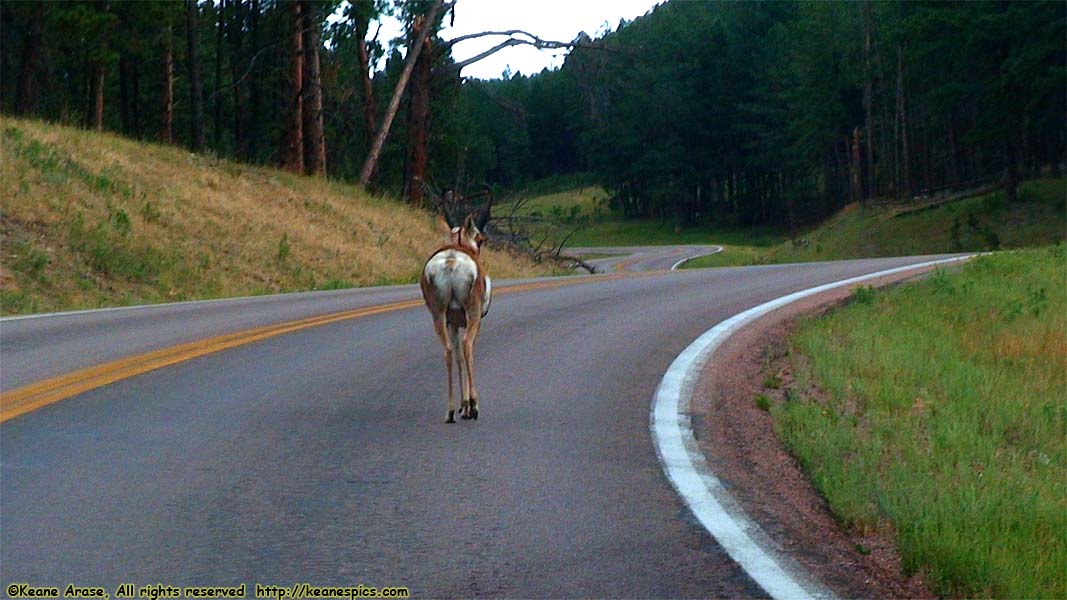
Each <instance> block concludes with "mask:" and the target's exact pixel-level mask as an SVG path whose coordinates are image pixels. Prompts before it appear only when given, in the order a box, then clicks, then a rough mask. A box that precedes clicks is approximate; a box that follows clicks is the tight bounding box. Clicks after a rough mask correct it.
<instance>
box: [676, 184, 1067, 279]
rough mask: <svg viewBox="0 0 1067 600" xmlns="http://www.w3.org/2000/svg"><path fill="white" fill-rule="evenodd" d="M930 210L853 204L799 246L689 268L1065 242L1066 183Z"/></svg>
mask: <svg viewBox="0 0 1067 600" xmlns="http://www.w3.org/2000/svg"><path fill="white" fill-rule="evenodd" d="M928 206H929V204H924V203H916V204H913V205H910V206H873V207H864V206H860V205H850V206H848V207H846V208H845V209H844V210H842V211H840V212H839V213H837V214H836V215H834V216H833V217H831V218H830V219H828V220H827V221H826V222H825V223H823V224H821V225H819V226H818V227H817V228H815V229H813V230H811V231H808V232H807V233H805V234H804V235H802V236H801V238H800V239H799V240H798V241H797V243H793V242H792V241H784V240H780V242H779V243H776V244H775V245H773V246H769V247H768V246H765V245H761V244H758V243H753V242H751V241H745V240H740V241H738V242H737V244H738V245H737V247H735V248H727V249H726V251H724V252H723V253H722V256H716V257H706V258H702V259H700V258H698V259H694V260H692V261H689V262H688V263H686V265H685V268H687V269H695V268H701V267H715V266H725V265H727V264H730V265H736V264H760V263H789V262H808V261H817V260H838V259H849V258H864V257H871V258H873V257H879V256H907V255H915V254H941V253H948V252H964V251H972V250H996V249H1005V248H1021V247H1026V246H1040V245H1045V244H1052V243H1055V242H1058V241H1062V240H1064V238H1065V237H1067V224H1065V223H1067V180H1064V179H1038V180H1034V181H1028V182H1026V183H1024V184H1023V185H1022V186H1021V187H1020V190H1019V201H1018V202H1016V203H1015V204H1013V205H1008V204H1006V203H1005V202H1004V199H1003V195H1002V194H1001V193H1000V192H994V193H992V194H987V195H985V196H978V197H974V198H968V199H965V200H960V201H957V202H952V203H948V204H943V205H940V206H936V207H933V208H927V207H928ZM731 254H733V255H734V256H730V255H731Z"/></svg>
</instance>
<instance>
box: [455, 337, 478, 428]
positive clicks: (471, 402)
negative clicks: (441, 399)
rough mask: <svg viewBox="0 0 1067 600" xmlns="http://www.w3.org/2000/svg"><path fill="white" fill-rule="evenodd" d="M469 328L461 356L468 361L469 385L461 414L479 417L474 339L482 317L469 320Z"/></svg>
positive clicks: (467, 417)
mask: <svg viewBox="0 0 1067 600" xmlns="http://www.w3.org/2000/svg"><path fill="white" fill-rule="evenodd" d="M467 323H468V325H467V329H466V331H464V334H463V343H462V349H463V350H462V352H463V353H462V355H461V358H462V360H464V361H465V362H466V367H467V368H466V369H465V371H466V376H467V386H466V388H467V389H466V390H464V392H465V393H464V400H463V404H464V409H465V410H464V411H463V414H462V415H460V417H461V418H463V419H475V420H477V419H478V391H477V390H476V389H474V339H475V338H477V337H478V331H479V330H480V329H481V328H482V320H481V319H470V318H468V320H467Z"/></svg>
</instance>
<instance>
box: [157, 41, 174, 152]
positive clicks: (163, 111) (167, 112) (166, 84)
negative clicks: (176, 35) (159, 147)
mask: <svg viewBox="0 0 1067 600" xmlns="http://www.w3.org/2000/svg"><path fill="white" fill-rule="evenodd" d="M162 38H163V39H162V44H163V93H162V95H161V97H160V115H161V116H160V120H159V141H161V142H163V143H165V144H170V143H172V142H173V141H174V44H173V38H172V37H171V29H170V25H167V26H166V27H164V28H163V36H162Z"/></svg>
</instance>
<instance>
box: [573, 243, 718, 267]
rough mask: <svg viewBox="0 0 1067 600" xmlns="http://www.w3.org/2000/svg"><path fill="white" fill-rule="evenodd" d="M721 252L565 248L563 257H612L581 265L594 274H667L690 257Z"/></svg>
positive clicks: (689, 248)
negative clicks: (594, 255)
mask: <svg viewBox="0 0 1067 600" xmlns="http://www.w3.org/2000/svg"><path fill="white" fill-rule="evenodd" d="M716 252H722V246H711V245H705V246H696V245H694V246H584V247H575V248H567V254H570V255H573V256H581V255H584V254H614V255H616V256H609V257H605V258H594V259H591V260H587V261H585V262H587V263H589V264H590V265H592V266H594V267H596V270H597V272H598V273H611V272H622V271H667V270H670V269H672V268H674V266H675V265H679V264H681V263H683V262H685V261H687V260H689V259H691V258H696V257H698V256H704V255H706V254H715V253H716Z"/></svg>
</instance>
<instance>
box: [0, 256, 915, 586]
mask: <svg viewBox="0 0 1067 600" xmlns="http://www.w3.org/2000/svg"><path fill="white" fill-rule="evenodd" d="M679 258H680V257H679ZM922 260H925V258H923V257H912V258H896V259H879V260H861V261H846V262H833V263H818V264H803V265H776V266H759V267H745V268H731V269H713V270H693V271H679V272H670V273H656V274H645V275H633V276H630V275H627V276H623V277H614V278H612V277H592V278H585V279H582V280H581V281H577V279H576V280H575V281H576V283H574V284H572V285H565V286H558V287H550V288H543V289H526V290H524V291H515V292H513V293H501V294H500V295H499V296H497V297H495V298H494V302H493V308H492V311H491V312H490V313H489V315H488V316H487V317H486V319H485V321H484V322H483V327H482V335H481V336H480V338H479V340H478V345H477V354H476V359H475V360H476V376H477V384H478V389H479V391H480V393H481V402H480V405H481V414H480V419H479V420H478V421H473V422H459V423H456V424H452V425H446V424H445V423H444V418H445V412H446V406H445V366H444V364H443V363H444V358H443V351H442V349H441V347H440V345H439V344H438V342H437V340H436V339H435V336H434V334H433V331H432V327H431V324H430V317H429V314H428V313H427V312H426V310H425V309H424V308H422V307H421V306H414V307H409V308H403V309H399V310H393V311H389V312H382V313H379V314H371V315H367V316H363V317H360V318H353V319H346V320H340V321H336V322H332V323H329V324H326V325H322V326H318V327H313V328H307V329H301V330H298V331H295V332H292V333H288V334H285V335H280V336H276V337H272V338H269V339H265V340H261V341H257V342H253V343H248V344H245V345H241V346H237V347H235V348H231V349H228V350H225V351H221V352H217V353H214V354H209V355H206V356H202V357H200V358H195V359H192V360H188V361H185V362H180V363H178V364H174V365H172V366H168V367H165V368H161V369H157V370H153V371H150V372H146V373H143V374H140V375H136V376H133V377H129V378H126V379H122V380H120V381H117V382H115V383H112V384H110V385H106V386H103V387H99V388H96V389H93V390H90V391H87V392H84V393H81V394H79V395H77V396H75V397H72V398H69V399H67V400H63V401H60V402H57V403H54V404H51V405H48V406H45V407H44V408H41V409H39V410H36V411H34V412H30V413H27V414H24V415H21V416H17V417H14V418H11V419H10V420H7V421H5V422H4V423H3V424H2V425H0V565H2V567H0V579H2V585H3V586H4V587H5V588H6V586H7V585H8V584H10V583H15V582H28V583H30V584H31V585H55V586H65V585H66V584H67V583H71V582H73V583H76V584H79V585H101V586H106V587H107V588H108V590H107V591H108V592H109V593H111V594H114V586H117V585H118V584H119V583H121V582H135V583H137V585H138V586H140V585H147V584H157V583H162V584H165V585H235V584H240V583H245V584H248V585H249V591H250V593H251V591H252V586H254V584H255V583H263V584H274V585H289V584H292V583H297V582H309V583H311V584H313V585H335V584H336V585H352V586H354V585H360V584H362V585H367V586H376V587H382V586H406V587H408V588H410V590H411V593H412V595H413V596H432V597H447V596H489V597H504V596H506V597H671V598H678V597H706V596H716V597H722V596H728V597H760V596H762V595H763V594H762V591H761V590H760V589H759V588H758V587H757V586H756V585H755V584H754V583H753V582H752V581H751V580H750V579H749V578H748V576H747V575H745V573H744V572H742V571H741V570H740V569H739V568H738V567H737V566H736V565H734V564H733V563H732V562H731V561H730V560H729V558H728V557H727V556H726V554H725V552H724V551H723V550H722V549H721V548H719V547H718V546H717V545H716V543H715V541H714V540H713V539H712V538H711V536H710V535H709V534H707V533H706V532H705V531H704V530H703V529H702V528H701V526H700V525H699V524H698V523H696V522H695V521H694V519H693V517H692V516H691V514H690V513H689V512H688V510H687V509H686V508H685V506H684V505H683V503H682V501H681V500H680V499H679V498H678V497H676V495H675V493H674V491H673V489H672V488H671V486H670V484H669V483H668V481H667V479H666V478H665V476H664V474H663V472H662V470H661V468H660V464H659V462H658V460H657V457H656V453H655V450H654V448H653V445H652V441H651V439H650V437H649V406H650V401H651V398H652V396H653V393H654V391H655V389H656V386H657V385H658V384H659V381H660V378H661V377H662V375H663V373H664V371H665V370H666V368H667V366H668V365H669V364H670V363H671V361H672V360H673V359H674V357H675V355H676V354H677V353H678V352H680V351H681V350H682V349H684V348H685V346H686V345H688V344H689V343H690V342H691V341H692V340H693V339H694V338H695V337H697V336H698V335H699V334H700V333H702V332H703V331H705V330H706V329H708V328H709V327H711V326H713V325H714V324H715V323H717V322H719V321H721V320H723V319H724V318H727V317H729V316H731V315H733V314H735V313H737V312H739V311H741V310H743V309H746V308H749V307H751V306H754V305H756V304H759V303H762V302H764V301H767V300H770V299H772V298H775V297H778V296H780V295H782V294H785V293H789V292H793V291H796V290H800V289H804V288H808V287H811V286H814V285H818V284H822V283H827V282H830V281H836V280H839V279H843V278H846V277H851V276H855V275H859V274H863V273H868V272H873V271H876V270H881V269H886V268H890V267H895V266H901V265H905V264H912V263H918V262H921V261H922ZM501 284H502V285H501V288H503V287H504V286H503V282H501ZM415 298H418V292H417V290H416V289H415V288H414V287H413V286H402V287H393V288H380V289H366V290H349V291H339V292H325V293H313V294H294V295H287V296H277V297H269V298H252V299H239V300H231V301H224V302H207V303H192V304H183V305H169V306H166V305H164V306H158V307H148V308H137V309H127V310H110V311H102V312H89V313H82V314H71V315H65V316H64V315H60V316H53V317H40V318H30V319H7V320H3V321H0V360H2V363H3V370H2V372H0V387H2V389H3V390H5V391H10V390H12V389H13V388H16V387H20V386H24V385H26V384H28V383H31V382H35V381H39V380H42V379H45V378H49V377H53V376H55V375H58V374H62V373H67V372H70V371H73V370H75V369H79V368H82V367H85V366H89V365H92V364H97V363H101V362H105V361H109V360H113V359H116V358H120V357H123V356H129V355H136V354H139V353H143V352H147V351H149V350H153V349H158V348H164V347H167V346H170V345H174V344H177V343H180V342H188V341H190V340H196V339H199V338H203V337H207V336H215V335H218V334H219V333H224V332H228V331H240V330H243V329H247V328H250V327H256V326H262V325H265V324H269V323H276V322H281V321H287V320H293V319H297V318H302V317H307V316H310V315H315V314H322V313H329V312H336V311H341V310H349V309H352V308H358V307H365V306H372V305H376V304H381V303H384V302H394V301H398V300H409V299H415ZM61 589H62V588H61Z"/></svg>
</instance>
